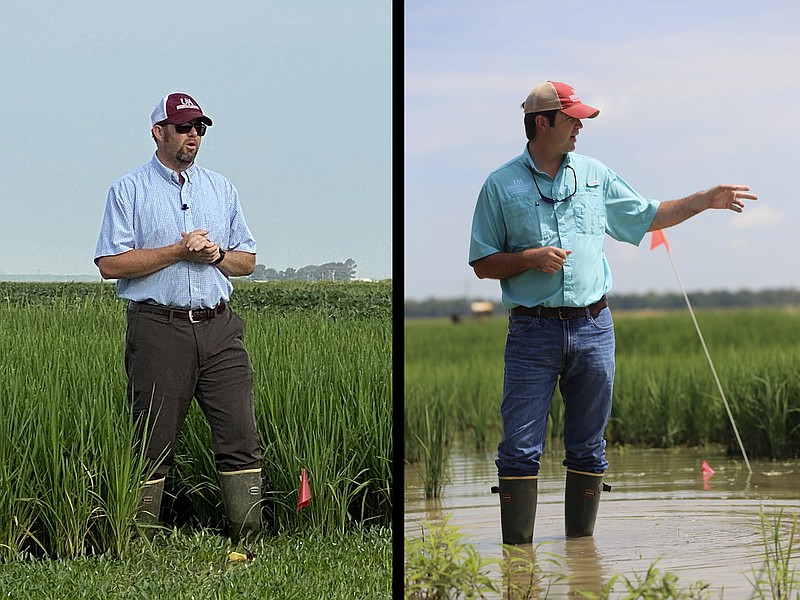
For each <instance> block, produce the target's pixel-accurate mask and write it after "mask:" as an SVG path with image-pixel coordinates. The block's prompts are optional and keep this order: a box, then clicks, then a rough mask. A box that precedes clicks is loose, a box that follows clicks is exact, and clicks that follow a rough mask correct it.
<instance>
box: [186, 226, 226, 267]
mask: <svg viewBox="0 0 800 600" xmlns="http://www.w3.org/2000/svg"><path fill="white" fill-rule="evenodd" d="M177 244H179V245H180V248H181V255H182V256H183V258H184V259H185V260H188V261H191V262H196V263H212V262H214V261H215V260H217V258H219V244H215V243H214V242H212V241H211V240H209V239H208V230H207V229H195V230H194V231H190V232H189V233H184V232H183V231H182V232H181V240H180V241H179V242H177Z"/></svg>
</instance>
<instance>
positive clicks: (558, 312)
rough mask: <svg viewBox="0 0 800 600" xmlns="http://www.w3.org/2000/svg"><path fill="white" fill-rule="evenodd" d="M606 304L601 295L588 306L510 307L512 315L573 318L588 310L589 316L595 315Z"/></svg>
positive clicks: (606, 299)
mask: <svg viewBox="0 0 800 600" xmlns="http://www.w3.org/2000/svg"><path fill="white" fill-rule="evenodd" d="M606 306H608V298H606V297H605V296H603V297H602V298H600V300H598V301H597V302H595V303H594V304H590V305H589V306H541V305H540V306H532V307H530V308H528V307H527V306H515V307H514V308H512V309H511V311H510V312H511V314H512V315H524V316H528V317H546V318H548V319H561V320H562V321H563V320H567V319H575V318H577V317H586V316H587V315H586V313H587V312H588V313H589V314H590V315H591V316H593V317H596V316H597V315H599V314H600V311H601V310H603V309H604V308H605V307H606Z"/></svg>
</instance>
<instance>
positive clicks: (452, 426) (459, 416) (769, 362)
mask: <svg viewBox="0 0 800 600" xmlns="http://www.w3.org/2000/svg"><path fill="white" fill-rule="evenodd" d="M696 316H697V320H698V324H699V326H700V329H701V331H702V332H703V337H704V338H705V341H706V344H707V346H708V349H709V352H710V354H711V357H712V360H713V362H714V365H715V368H716V371H717V373H718V375H719V378H720V381H721V384H722V387H723V390H724V392H725V396H726V398H727V400H728V403H729V404H730V407H731V412H732V414H733V418H734V420H735V422H736V425H737V428H738V430H739V434H740V436H741V438H742V442H743V445H744V447H745V449H746V451H747V454H748V456H749V457H750V458H768V459H782V458H796V457H798V456H800V311H798V310H796V309H789V308H787V309H777V308H770V309H744V310H734V309H730V310H701V311H696ZM614 319H615V323H616V337H617V351H616V357H617V371H616V379H615V386H614V404H613V409H612V414H611V420H610V423H609V426H608V428H607V430H606V438H607V440H608V441H609V443H610V444H619V445H633V446H646V447H659V448H668V447H675V446H683V445H688V446H701V445H712V444H722V445H724V446H725V447H726V448H727V449H728V451H729V452H730V453H731V454H734V455H737V454H738V455H740V454H741V453H740V450H739V446H738V443H737V441H736V439H735V434H734V432H733V429H732V426H731V424H730V420H729V418H728V416H727V413H726V411H725V407H724V404H723V402H722V400H721V398H720V394H719V390H718V388H717V386H716V383H715V382H714V379H713V375H712V373H711V370H710V367H709V365H708V362H707V360H706V357H705V354H704V353H703V349H702V346H701V344H700V340H699V338H698V336H697V332H696V331H695V329H694V326H693V324H692V321H691V318H690V316H689V314H688V313H687V312H685V311H676V312H664V313H651V314H646V315H643V314H636V313H626V312H624V311H616V312H614ZM506 326H507V320H506V318H504V317H497V318H489V319H485V320H477V319H475V320H467V321H462V322H461V323H458V324H454V323H452V322H450V321H448V320H443V319H437V320H422V319H421V320H407V321H406V322H405V325H404V334H405V356H404V364H405V381H404V403H405V404H404V415H405V416H404V433H405V436H404V449H403V452H404V458H405V460H406V461H407V462H412V463H419V464H420V465H421V467H422V468H423V469H425V471H426V474H427V478H428V479H430V481H429V482H426V488H428V489H426V493H427V494H429V497H435V496H436V495H437V493H436V492H437V489H441V487H440V484H437V478H438V477H439V475H438V473H440V472H441V471H442V470H443V468H442V465H441V464H438V463H437V461H439V462H441V461H443V460H446V456H447V451H448V448H449V447H450V445H451V443H452V441H453V439H454V438H455V437H456V436H459V437H461V438H462V439H463V440H465V441H466V442H467V443H468V444H470V445H472V446H473V447H475V448H476V449H478V450H486V449H492V448H494V447H496V444H497V442H498V441H499V439H500V435H501V427H502V425H501V420H500V402H501V400H502V387H503V347H504V343H505V331H506ZM432 419H435V420H436V426H435V427H432V426H431V420H432ZM562 427H563V403H562V401H561V399H560V395H559V392H558V390H556V392H555V396H554V402H553V404H552V409H551V412H550V422H549V425H548V436H550V438H551V439H553V440H555V439H558V438H560V432H561V430H562Z"/></svg>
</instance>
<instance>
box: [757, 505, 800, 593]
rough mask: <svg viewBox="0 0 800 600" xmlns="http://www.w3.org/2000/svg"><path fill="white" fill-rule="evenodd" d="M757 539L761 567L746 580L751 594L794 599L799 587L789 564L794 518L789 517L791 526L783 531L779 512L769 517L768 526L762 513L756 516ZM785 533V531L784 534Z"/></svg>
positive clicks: (781, 512)
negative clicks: (762, 550) (758, 528)
mask: <svg viewBox="0 0 800 600" xmlns="http://www.w3.org/2000/svg"><path fill="white" fill-rule="evenodd" d="M758 516H759V524H760V527H761V539H762V541H763V543H764V564H763V565H762V567H761V569H760V570H759V571H758V572H756V570H755V569H753V579H752V580H750V579H749V578H748V580H749V581H750V583H751V584H752V586H753V589H754V590H755V597H756V598H762V599H766V598H772V599H783V598H793V597H797V595H798V593H797V592H796V591H795V590H796V589H797V588H798V586H800V580H798V578H797V575H796V572H797V569H796V567H795V566H794V564H793V563H792V551H793V548H794V536H795V534H796V533H797V515H796V514H794V515H792V521H791V526H790V527H789V528H788V529H786V528H785V527H784V526H783V524H782V520H783V509H781V510H779V511H778V512H777V513H776V514H775V515H774V517H773V520H772V524H771V526H770V525H769V524H768V522H767V516H766V515H765V514H764V512H763V511H760V512H759V515H758ZM785 529H786V530H785Z"/></svg>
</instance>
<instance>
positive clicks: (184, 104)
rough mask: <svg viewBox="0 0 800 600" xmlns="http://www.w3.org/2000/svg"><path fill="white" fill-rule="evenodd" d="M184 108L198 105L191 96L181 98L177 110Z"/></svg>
mask: <svg viewBox="0 0 800 600" xmlns="http://www.w3.org/2000/svg"><path fill="white" fill-rule="evenodd" d="M182 108H197V106H196V105H195V103H194V102H192V99H191V98H181V103H180V104H178V105H177V106H176V107H175V110H180V109H182Z"/></svg>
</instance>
